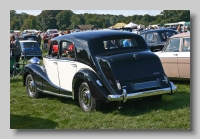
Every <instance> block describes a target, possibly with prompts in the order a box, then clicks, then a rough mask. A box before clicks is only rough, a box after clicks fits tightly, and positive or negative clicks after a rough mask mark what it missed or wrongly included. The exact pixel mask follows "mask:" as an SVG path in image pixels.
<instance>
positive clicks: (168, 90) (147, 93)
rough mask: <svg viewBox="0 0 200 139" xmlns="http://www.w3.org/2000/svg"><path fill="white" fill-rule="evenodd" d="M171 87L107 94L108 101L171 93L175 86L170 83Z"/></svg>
mask: <svg viewBox="0 0 200 139" xmlns="http://www.w3.org/2000/svg"><path fill="white" fill-rule="evenodd" d="M170 83H171V86H172V87H168V88H163V89H157V90H150V91H144V92H135V93H130V94H126V95H124V93H123V94H121V95H108V101H124V102H125V101H126V100H127V99H133V98H141V97H147V96H154V95H160V94H172V93H174V92H175V91H176V90H177V87H176V86H175V85H174V84H173V83H172V82H170Z"/></svg>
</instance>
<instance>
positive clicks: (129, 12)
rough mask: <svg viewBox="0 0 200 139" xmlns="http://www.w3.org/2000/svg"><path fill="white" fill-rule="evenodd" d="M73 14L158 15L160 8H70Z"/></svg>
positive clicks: (28, 12)
mask: <svg viewBox="0 0 200 139" xmlns="http://www.w3.org/2000/svg"><path fill="white" fill-rule="evenodd" d="M15 11H16V12H17V13H22V12H24V13H27V14H31V15H35V16H36V15H38V14H40V13H41V11H42V10H15ZM72 11H73V12H74V13H75V14H84V13H92V14H94V13H96V14H111V15H120V14H121V15H123V16H132V15H136V14H137V15H145V14H149V15H158V14H160V12H161V11H162V10H72Z"/></svg>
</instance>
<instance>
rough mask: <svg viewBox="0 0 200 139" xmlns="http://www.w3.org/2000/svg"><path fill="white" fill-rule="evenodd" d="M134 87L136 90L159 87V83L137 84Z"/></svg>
mask: <svg viewBox="0 0 200 139" xmlns="http://www.w3.org/2000/svg"><path fill="white" fill-rule="evenodd" d="M134 87H135V90H141V89H147V88H153V87H158V82H157V81H149V82H143V83H136V84H134Z"/></svg>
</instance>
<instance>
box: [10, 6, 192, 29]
mask: <svg viewBox="0 0 200 139" xmlns="http://www.w3.org/2000/svg"><path fill="white" fill-rule="evenodd" d="M180 21H186V22H188V21H190V10H163V11H161V13H160V14H158V15H156V16H151V15H149V14H145V15H132V16H123V15H110V14H89V13H84V14H75V13H73V12H72V11H71V10H43V11H42V12H41V13H40V14H39V15H37V16H34V15H29V14H27V13H21V14H17V13H16V11H15V10H10V30H26V29H37V30H43V31H46V30H47V29H59V30H66V29H74V28H76V26H77V25H82V24H83V25H88V24H91V25H96V26H98V27H99V28H108V27H110V26H113V25H115V24H116V23H120V22H124V23H126V24H128V23H130V22H133V23H136V24H143V25H145V27H147V26H148V25H153V24H160V25H164V24H166V23H173V22H180Z"/></svg>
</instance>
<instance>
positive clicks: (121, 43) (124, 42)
mask: <svg viewBox="0 0 200 139" xmlns="http://www.w3.org/2000/svg"><path fill="white" fill-rule="evenodd" d="M103 44H104V48H105V49H118V48H125V47H129V48H130V47H139V45H138V43H137V41H136V40H135V39H134V38H131V39H130V38H125V39H113V40H105V41H103Z"/></svg>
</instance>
